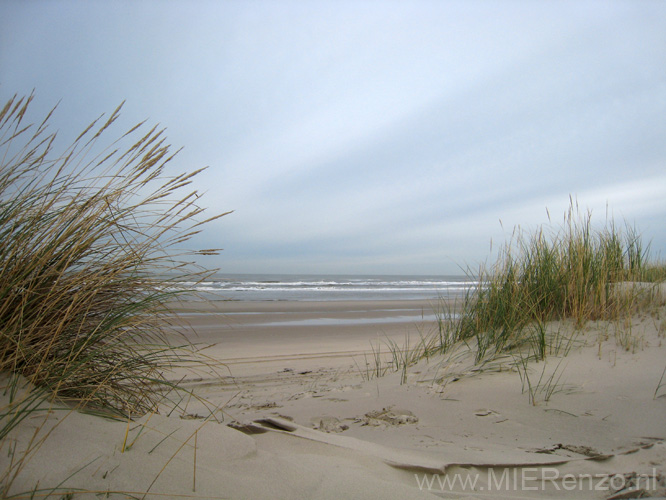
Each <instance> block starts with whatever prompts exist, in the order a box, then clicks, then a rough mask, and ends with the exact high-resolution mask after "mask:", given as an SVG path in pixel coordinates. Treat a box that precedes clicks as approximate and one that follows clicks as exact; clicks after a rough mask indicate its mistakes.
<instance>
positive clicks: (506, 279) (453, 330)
mask: <svg viewBox="0 0 666 500" xmlns="http://www.w3.org/2000/svg"><path fill="white" fill-rule="evenodd" d="M548 229H549V228H546V227H540V228H538V229H537V230H536V231H534V232H532V233H529V232H524V231H521V230H520V229H517V230H515V231H514V234H513V236H512V239H511V240H510V241H509V242H508V243H507V244H506V245H505V246H504V247H503V248H502V249H501V251H500V254H499V258H498V259H497V261H496V263H495V264H494V265H492V266H483V267H481V269H480V271H479V272H478V283H479V284H478V286H477V287H476V289H474V290H473V291H472V292H471V293H469V294H468V295H467V296H466V297H465V298H464V300H463V304H462V312H461V314H460V315H459V316H458V319H456V320H454V321H452V322H449V323H446V324H440V329H446V330H447V331H446V336H447V337H448V338H455V339H457V340H464V341H470V340H471V339H474V340H475V341H476V348H477V360H479V361H480V360H481V359H483V358H484V357H486V356H487V355H488V354H491V353H497V352H502V351H504V350H508V349H511V348H513V347H515V346H517V345H521V344H523V343H525V342H529V343H531V344H532V345H533V346H534V352H535V355H536V356H537V357H540V358H543V356H544V355H545V352H546V345H545V339H544V338H543V335H536V334H535V331H536V332H537V333H538V330H539V328H541V329H542V330H543V327H544V323H545V322H547V321H554V320H561V319H572V320H574V321H575V323H576V324H577V325H579V326H581V325H583V324H584V323H585V322H586V321H589V320H596V319H613V318H618V317H623V316H626V315H630V314H632V313H633V312H635V311H636V309H637V308H638V307H640V306H641V304H642V303H647V304H649V303H652V302H653V300H654V296H653V295H652V294H650V293H647V294H646V293H644V291H641V290H640V289H638V288H633V287H626V286H622V283H624V282H643V281H658V280H659V279H662V280H663V269H664V265H663V264H662V263H659V262H655V261H652V260H650V256H649V246H645V245H644V244H643V242H642V239H641V237H640V235H639V233H638V231H637V230H636V229H635V228H633V227H631V226H625V228H624V230H621V229H619V228H618V227H617V226H616V225H615V223H614V222H613V221H612V220H610V221H608V220H607V221H606V224H605V225H604V226H603V227H601V228H597V227H595V226H593V224H592V218H591V214H590V213H589V212H588V213H586V214H581V213H580V211H579V209H578V207H577V206H576V205H575V204H574V203H573V202H572V204H571V206H570V209H569V211H568V212H567V213H566V214H565V217H564V222H563V224H562V225H561V226H560V227H559V228H555V229H552V228H550V229H551V230H550V231H548ZM535 326H536V328H535ZM442 347H444V346H442Z"/></svg>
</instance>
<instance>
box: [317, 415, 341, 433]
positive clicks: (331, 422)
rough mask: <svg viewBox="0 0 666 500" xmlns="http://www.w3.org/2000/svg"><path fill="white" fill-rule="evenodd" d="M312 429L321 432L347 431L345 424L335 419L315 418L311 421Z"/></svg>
mask: <svg viewBox="0 0 666 500" xmlns="http://www.w3.org/2000/svg"><path fill="white" fill-rule="evenodd" d="M312 427H313V428H314V429H316V430H318V431H322V432H328V433H331V432H344V431H346V430H347V429H349V426H348V425H347V424H343V423H342V422H340V420H339V419H338V418H336V417H316V418H313V419H312Z"/></svg>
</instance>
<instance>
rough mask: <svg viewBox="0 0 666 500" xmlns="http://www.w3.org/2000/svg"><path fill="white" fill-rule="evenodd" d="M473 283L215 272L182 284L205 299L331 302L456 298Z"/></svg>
mask: <svg viewBox="0 0 666 500" xmlns="http://www.w3.org/2000/svg"><path fill="white" fill-rule="evenodd" d="M477 284H478V281H476V280H475V279H474V278H470V277H467V276H454V275H452V276H395V275H368V276H363V275H314V274H218V275H215V276H213V277H211V278H210V279H209V280H207V281H204V282H201V283H198V284H194V283H186V284H185V285H187V286H191V287H192V288H194V289H195V290H196V291H197V292H198V293H199V294H201V296H203V297H205V298H207V299H218V300H219V299H223V300H249V301H272V300H291V301H317V300H319V301H331V300H412V299H439V298H458V297H462V296H463V295H464V294H465V293H466V292H467V291H469V290H470V289H471V288H472V287H474V286H476V285H477Z"/></svg>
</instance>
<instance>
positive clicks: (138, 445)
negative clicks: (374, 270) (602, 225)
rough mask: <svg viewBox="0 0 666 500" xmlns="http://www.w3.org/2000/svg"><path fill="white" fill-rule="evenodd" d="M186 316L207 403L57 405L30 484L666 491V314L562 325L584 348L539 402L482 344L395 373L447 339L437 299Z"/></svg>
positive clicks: (552, 365) (545, 372)
mask: <svg viewBox="0 0 666 500" xmlns="http://www.w3.org/2000/svg"><path fill="white" fill-rule="evenodd" d="M179 307H180V313H181V315H182V316H181V317H182V318H184V319H186V320H187V322H188V323H189V327H188V328H187V329H183V331H184V332H185V335H186V336H187V337H188V338H189V340H191V341H192V342H193V343H195V344H197V345H198V346H199V347H200V348H202V349H203V351H202V352H203V353H205V355H206V356H208V357H209V359H210V360H216V361H217V364H216V369H215V370H214V371H212V370H205V369H202V370H198V371H196V372H190V373H184V372H183V373H181V372H180V371H177V372H176V373H174V375H173V376H174V380H177V381H179V382H180V383H181V385H182V386H183V387H185V388H187V389H189V390H191V391H192V395H191V396H190V397H189V398H188V399H187V400H185V401H181V402H180V405H179V406H178V407H177V408H171V409H168V408H167V407H165V408H164V409H163V410H162V411H160V412H159V413H155V414H149V415H146V416H143V417H140V418H137V419H136V420H135V421H133V422H131V423H128V422H118V421H110V420H105V419H100V418H98V417H93V416H90V415H85V414H81V413H78V412H73V413H71V414H69V415H68V416H66V418H65V417H64V415H62V412H55V413H54V416H53V418H52V419H51V420H50V421H49V423H48V425H47V426H46V427H45V428H44V429H48V428H51V427H49V426H52V428H53V431H52V432H51V434H50V435H49V438H48V439H47V440H45V442H44V443H43V445H42V446H41V447H40V450H39V453H35V454H34V457H33V459H31V460H30V461H29V462H28V463H27V465H26V467H25V468H24V469H23V471H22V474H21V476H20V478H19V479H18V480H17V481H16V483H15V484H14V489H13V491H16V492H20V491H25V490H26V489H30V488H34V486H35V484H36V483H37V482H39V484H40V485H47V484H58V482H62V479H63V478H65V477H67V478H68V479H67V480H65V481H64V482H62V483H61V484H60V486H59V488H65V487H68V488H83V489H85V490H88V491H95V492H99V491H102V492H118V493H110V495H111V497H114V498H115V497H117V498H125V497H126V496H125V495H126V494H127V492H128V491H129V492H134V493H133V494H135V495H137V496H139V497H141V498H142V497H143V494H144V493H145V492H148V495H147V496H146V498H255V499H261V498H284V499H292V498H321V499H324V498H325V499H328V498H331V499H332V498H396V499H398V498H415V499H425V498H600V499H601V498H603V499H609V498H614V499H619V498H638V497H639V496H640V495H643V496H652V497H660V496H662V497H663V496H664V495H665V494H666V483H665V469H664V464H665V463H666V418H664V417H666V406H665V404H666V383H664V382H663V381H660V376H661V375H662V374H663V370H664V363H665V362H664V359H666V357H665V356H664V353H665V351H666V345H664V344H665V339H664V331H663V318H665V317H666V309H665V308H664V306H663V305H662V306H661V307H660V308H659V309H658V310H657V311H656V312H655V313H654V314H653V315H643V316H639V317H635V318H632V320H631V321H632V323H631V325H630V326H631V331H632V335H633V336H634V337H635V339H636V344H635V345H634V346H633V347H632V348H631V349H626V348H624V347H622V346H620V345H618V342H617V340H616V336H615V335H614V334H613V333H612V332H613V328H615V326H614V325H613V324H611V323H609V322H589V323H588V324H587V325H586V326H585V328H583V329H582V330H580V331H576V329H575V328H574V327H573V326H574V325H573V324H572V323H569V322H567V321H564V322H561V323H553V324H551V325H550V327H551V328H557V329H558V331H559V332H560V333H561V335H562V337H563V338H564V337H565V336H568V335H571V336H572V337H571V338H572V339H573V341H572V344H571V348H570V351H569V352H568V353H567V355H566V356H565V355H564V353H563V352H560V353H559V354H554V355H551V356H549V357H548V358H546V360H545V361H541V362H539V363H533V364H532V365H531V366H530V367H529V371H528V374H529V375H530V376H531V379H530V380H531V382H530V384H531V385H532V386H536V388H534V387H533V391H534V398H532V397H531V393H530V389H529V387H528V385H527V382H526V380H525V375H524V374H521V373H520V370H519V368H517V366H516V362H515V361H516V360H515V358H512V357H511V356H509V355H504V356H499V357H497V358H495V359H493V360H492V361H488V362H487V363H481V364H478V363H475V360H474V356H473V355H472V354H471V351H470V349H469V348H468V347H466V346H465V345H464V344H462V345H460V346H457V347H456V348H455V349H452V350H450V351H449V352H447V353H446V354H443V355H439V356H434V357H432V358H429V359H422V360H421V361H419V362H417V363H415V364H413V365H411V366H408V367H406V368H404V370H403V369H402V368H400V367H399V366H398V367H396V366H392V364H391V363H390V361H391V358H392V356H393V355H394V353H391V349H390V348H389V346H390V345H393V346H394V347H395V346H400V347H401V348H404V347H407V346H406V344H405V343H406V342H408V343H409V346H411V348H413V347H414V346H416V345H418V342H419V339H421V338H424V336H425V335H426V334H429V333H432V331H433V328H435V326H436V323H433V321H432V318H433V315H435V314H436V313H437V309H436V308H437V304H436V303H433V302H431V301H428V300H402V301H401V300H393V301H309V302H306V301H218V302H206V303H201V302H193V303H188V304H181V305H180V306H179ZM624 326H627V325H624ZM567 338H568V337H567ZM392 343H393V344H392ZM409 349H410V348H409V347H408V348H406V349H404V351H405V352H407V351H409ZM377 355H379V357H380V358H382V359H383V363H384V364H382V365H381V366H382V370H381V373H379V372H378V371H377V370H378V366H379V365H378V364H377V359H378V358H377ZM395 368H398V369H397V371H396V370H395ZM553 374H555V375H554V376H553ZM378 375H380V376H378ZM183 377H184V378H183ZM660 382H661V385H660ZM35 428H36V423H35V424H34V425H29V426H22V427H21V428H20V429H19V431H18V432H17V435H16V437H15V439H16V443H21V444H24V443H25V442H26V441H29V438H30V436H31V434H30V433H31V432H34V430H35ZM44 429H42V431H41V432H44ZM73 443H76V444H75V445H73ZM63 449H66V450H67V453H66V454H65V457H62V456H61V455H62V450H63ZM55 457H58V459H55ZM70 475H71V477H70ZM119 492H123V493H119ZM137 492H140V493H141V494H139V493H137ZM623 495H624V496H623ZM86 496H90V497H91V498H92V497H93V496H94V494H93V493H87V494H84V495H83V497H86ZM77 498H78V495H77Z"/></svg>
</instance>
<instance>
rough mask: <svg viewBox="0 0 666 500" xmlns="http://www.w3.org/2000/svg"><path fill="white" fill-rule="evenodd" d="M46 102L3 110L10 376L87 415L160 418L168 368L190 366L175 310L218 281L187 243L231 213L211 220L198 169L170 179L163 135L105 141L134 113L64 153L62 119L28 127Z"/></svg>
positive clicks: (5, 366)
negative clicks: (52, 125)
mask: <svg viewBox="0 0 666 500" xmlns="http://www.w3.org/2000/svg"><path fill="white" fill-rule="evenodd" d="M33 97H34V96H33V95H30V96H28V97H22V98H19V97H17V96H14V97H13V98H11V99H10V100H9V101H8V102H7V103H6V104H5V106H4V107H3V108H2V111H0V241H2V245H1V246H0V372H9V373H14V374H20V375H22V376H23V377H25V378H26V379H27V380H28V381H30V382H31V383H32V384H34V386H36V387H38V388H41V389H45V390H46V391H47V392H48V393H50V394H52V395H55V396H57V397H58V398H61V399H67V400H70V401H74V402H76V403H79V404H81V405H83V406H86V407H88V408H96V409H100V410H103V411H107V412H111V413H113V414H116V415H122V416H129V415H132V416H136V415H141V414H144V413H146V412H148V411H153V410H154V409H155V407H156V404H157V401H159V399H160V397H161V396H162V395H163V394H164V392H165V391H169V390H171V389H172V388H173V385H172V384H171V383H170V382H169V381H168V380H167V379H166V378H165V376H164V371H165V370H168V369H170V368H172V367H174V366H176V365H179V364H181V363H183V362H187V361H189V360H190V358H191V355H190V354H188V351H181V350H179V349H178V348H176V347H174V343H173V339H172V335H173V334H174V332H175V329H174V328H173V321H174V320H173V315H172V314H171V311H170V309H169V303H170V302H173V301H174V300H177V299H178V298H179V297H180V296H181V294H183V293H186V292H187V291H186V290H185V289H184V288H182V287H180V286H179V284H180V283H182V282H185V281H186V282H191V283H197V282H199V281H201V280H203V279H205V278H206V277H207V276H209V275H210V273H211V271H206V270H203V269H201V268H199V267H197V266H195V265H194V264H193V259H194V257H195V256H196V255H197V254H198V253H199V252H197V251H187V250H182V246H183V244H184V243H186V242H187V241H188V240H189V239H190V238H191V237H192V236H193V235H195V234H196V233H197V232H198V231H200V229H201V226H202V225H203V224H205V223H207V222H210V221H212V220H214V219H216V218H217V217H220V216H221V215H224V214H221V215H217V216H214V217H208V218H206V217H203V212H204V209H203V208H201V207H199V206H198V205H197V203H196V202H197V198H198V194H197V193H196V191H194V190H189V191H188V186H189V185H190V184H191V182H192V178H193V176H194V175H196V174H197V173H198V172H199V171H197V172H195V173H193V174H192V173H189V174H182V175H178V176H175V177H167V176H166V174H165V166H166V165H167V164H168V163H169V162H170V161H171V160H172V159H173V157H174V155H173V154H172V153H171V152H170V149H169V146H168V145H167V144H166V143H165V139H164V138H163V137H162V134H163V131H161V130H158V129H157V127H153V128H152V129H150V130H149V131H147V132H145V131H142V126H141V124H140V125H138V126H136V127H133V128H132V129H131V130H130V131H129V132H127V133H125V134H124V135H122V136H121V137H120V139H118V140H116V141H114V142H112V143H111V144H110V145H108V146H104V145H102V144H101V143H100V141H101V140H102V138H103V137H106V136H107V135H108V131H109V129H110V128H111V126H112V125H113V124H114V122H116V120H117V119H118V116H119V113H120V109H121V107H122V105H121V106H119V107H118V108H117V109H116V110H115V111H114V112H113V113H112V114H111V115H110V116H109V117H108V118H106V119H104V117H100V118H99V119H97V120H95V121H93V122H92V123H91V124H90V125H89V126H88V127H87V128H86V129H85V130H84V131H83V132H82V133H81V134H80V135H79V136H78V138H77V139H76V140H75V141H74V142H73V144H72V145H71V146H69V147H68V148H66V149H65V151H63V152H61V153H55V152H54V144H55V138H56V134H55V133H50V132H49V131H48V122H49V119H50V117H51V115H52V113H53V111H52V112H51V113H49V114H48V116H47V117H46V118H45V119H44V120H43V121H42V122H41V123H40V125H38V126H35V125H32V124H26V123H25V121H26V120H27V118H26V117H27V116H28V114H29V113H28V109H29V106H30V103H31V102H32V100H33ZM214 252H215V251H214V250H205V251H203V253H214ZM179 342H181V343H183V344H185V341H184V339H181V340H180V341H179ZM189 352H191V351H189ZM4 416H6V415H4ZM5 423H6V419H5V421H3V425H4V424H5ZM6 430H7V429H5V431H6Z"/></svg>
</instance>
